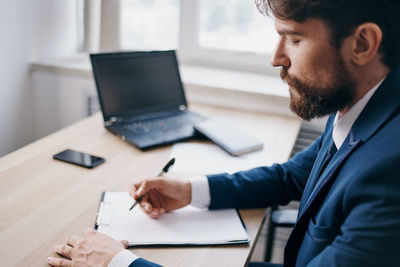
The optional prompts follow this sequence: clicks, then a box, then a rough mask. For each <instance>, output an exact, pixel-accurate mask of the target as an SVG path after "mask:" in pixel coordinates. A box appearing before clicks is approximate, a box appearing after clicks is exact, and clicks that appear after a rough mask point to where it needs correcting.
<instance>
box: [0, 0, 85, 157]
mask: <svg viewBox="0 0 400 267" xmlns="http://www.w3.org/2000/svg"><path fill="white" fill-rule="evenodd" d="M76 3H77V1H75V0H68V1H65V0H2V1H0V20H1V21H0V51H1V55H2V57H1V60H0V82H1V86H0V156H3V155H5V154H7V153H9V152H11V151H13V150H15V149H18V148H19V147H21V146H24V145H26V144H28V143H30V142H31V141H33V140H34V127H33V126H34V125H33V119H34V114H33V110H34V107H33V101H32V96H33V94H32V91H31V86H30V84H31V83H30V75H29V62H30V60H31V59H32V58H39V57H54V56H63V55H68V54H71V53H73V52H75V51H76V48H77V34H76V32H77V23H76V9H77V6H76V5H77V4H76Z"/></svg>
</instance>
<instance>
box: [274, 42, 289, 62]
mask: <svg viewBox="0 0 400 267" xmlns="http://www.w3.org/2000/svg"><path fill="white" fill-rule="evenodd" d="M271 65H272V66H273V67H287V68H288V67H290V59H289V57H288V56H287V55H286V52H285V47H284V43H283V41H282V40H280V41H279V43H278V45H277V46H276V48H275V52H274V54H273V55H272V58H271Z"/></svg>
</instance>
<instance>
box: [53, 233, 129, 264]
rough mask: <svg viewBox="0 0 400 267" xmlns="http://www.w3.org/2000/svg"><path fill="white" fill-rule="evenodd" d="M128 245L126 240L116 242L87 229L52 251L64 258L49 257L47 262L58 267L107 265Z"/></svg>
mask: <svg viewBox="0 0 400 267" xmlns="http://www.w3.org/2000/svg"><path fill="white" fill-rule="evenodd" d="M127 247H128V241H121V242H118V241H116V240H114V239H112V238H111V237H109V236H107V235H104V234H101V233H99V232H97V231H95V230H92V229H88V230H86V231H85V232H83V237H82V238H80V237H78V236H76V235H73V236H71V237H69V238H68V240H67V242H66V243H65V244H63V245H57V246H55V248H54V251H55V252H56V253H57V254H59V255H61V256H63V257H64V258H54V257H49V258H48V259H47V262H48V264H50V265H51V266H57V267H58V266H59V267H75V266H105V267H106V266H107V265H108V264H109V262H110V261H111V260H112V259H113V258H114V256H115V255H117V254H118V253H119V252H120V251H121V250H123V249H125V248H127Z"/></svg>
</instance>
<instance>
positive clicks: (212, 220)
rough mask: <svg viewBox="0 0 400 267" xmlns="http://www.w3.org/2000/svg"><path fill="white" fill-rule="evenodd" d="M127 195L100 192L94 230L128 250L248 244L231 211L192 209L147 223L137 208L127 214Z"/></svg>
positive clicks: (240, 224)
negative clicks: (161, 246) (100, 199)
mask: <svg viewBox="0 0 400 267" xmlns="http://www.w3.org/2000/svg"><path fill="white" fill-rule="evenodd" d="M132 202H133V200H132V198H131V197H130V196H129V194H128V193H127V192H104V193H103V196H102V201H101V204H100V208H99V214H98V218H97V222H96V228H97V230H98V231H99V232H101V233H104V234H107V235H109V236H111V237H113V238H114V239H116V240H128V241H129V245H130V246H148V245H150V246H152V245H156V246H157V245H220V244H240V243H248V242H249V237H248V234H247V232H246V230H245V228H244V225H243V223H242V220H241V218H240V216H239V214H238V212H237V211H236V210H235V209H225V210H212V211H210V210H207V209H197V208H194V207H192V206H187V207H185V208H182V209H179V210H176V211H173V212H168V213H166V214H163V215H162V216H161V217H160V218H159V219H151V218H149V217H148V216H147V215H146V214H144V213H143V212H142V211H141V209H140V208H139V206H136V207H135V208H134V209H133V210H132V211H129V208H130V206H131V205H132Z"/></svg>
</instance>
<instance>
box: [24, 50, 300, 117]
mask: <svg viewBox="0 0 400 267" xmlns="http://www.w3.org/2000/svg"><path fill="white" fill-rule="evenodd" d="M266 64H267V63H266ZM31 70H32V71H36V70H45V71H49V72H55V73H60V74H69V75H79V76H86V77H88V78H90V79H92V77H93V75H92V68H91V65H90V62H89V58H88V56H87V55H77V56H76V57H69V58H63V59H40V60H34V61H32V62H31ZM180 71H181V76H182V81H183V83H184V86H185V92H186V95H187V99H188V101H189V103H190V102H197V103H204V104H210V105H217V106H224V107H230V108H238V109H244V110H252V111H257V112H268V113H275V114H281V115H287V116H294V115H293V114H292V113H291V112H290V110H289V93H288V90H287V86H286V85H285V84H284V83H283V82H282V81H281V80H280V78H279V77H277V76H272V75H266V74H258V73H249V72H243V71H233V70H223V69H216V68H206V67H199V66H191V65H181V66H180Z"/></svg>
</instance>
